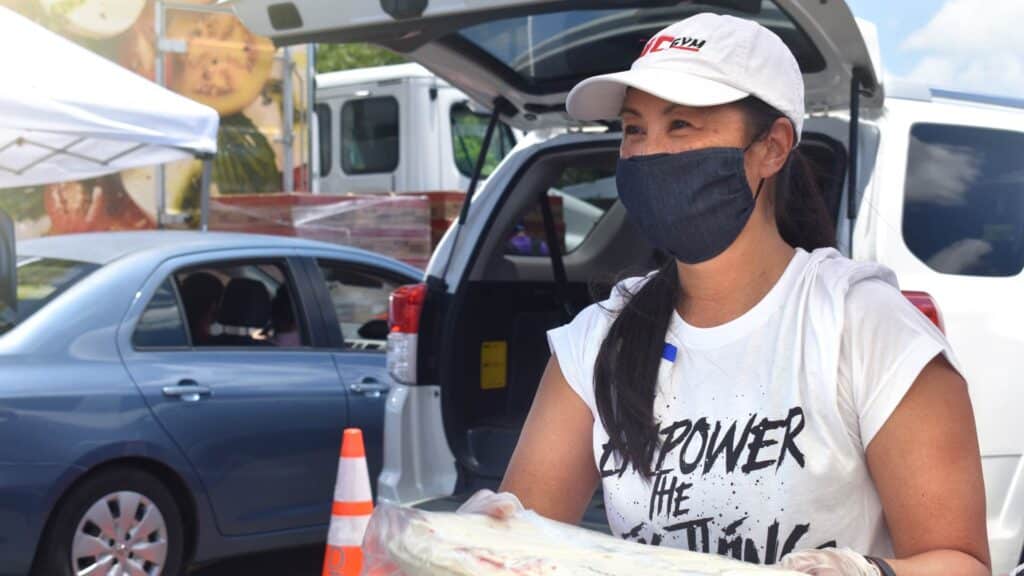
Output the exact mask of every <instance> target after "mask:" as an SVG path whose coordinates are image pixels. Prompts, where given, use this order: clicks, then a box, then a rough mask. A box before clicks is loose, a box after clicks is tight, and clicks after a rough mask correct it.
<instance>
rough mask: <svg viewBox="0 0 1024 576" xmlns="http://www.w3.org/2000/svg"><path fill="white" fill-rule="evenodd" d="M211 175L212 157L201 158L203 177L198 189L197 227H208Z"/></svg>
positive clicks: (207, 228)
mask: <svg viewBox="0 0 1024 576" xmlns="http://www.w3.org/2000/svg"><path fill="white" fill-rule="evenodd" d="M212 176H213V157H212V156H207V157H205V158H203V179H202V183H201V188H200V190H199V229H200V230H202V231H203V232H206V231H207V230H209V229H210V180H211V177H212Z"/></svg>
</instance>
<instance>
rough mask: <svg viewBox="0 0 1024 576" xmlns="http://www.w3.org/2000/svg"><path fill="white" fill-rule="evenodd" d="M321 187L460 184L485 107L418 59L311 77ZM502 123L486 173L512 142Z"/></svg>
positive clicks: (394, 188) (374, 189)
mask: <svg viewBox="0 0 1024 576" xmlns="http://www.w3.org/2000/svg"><path fill="white" fill-rule="evenodd" d="M315 110H316V119H317V128H318V131H317V132H318V140H317V142H318V151H317V152H318V159H319V178H318V179H317V186H318V190H317V191H318V192H319V193H321V194H347V193H357V194H364V193H380V192H427V191H441V190H447V191H453V190H461V191H464V190H466V188H467V187H468V186H469V179H470V176H471V175H472V173H473V167H474V163H475V162H476V159H477V158H476V156H477V153H478V152H479V150H480V142H481V141H482V140H483V136H484V130H485V129H486V127H487V116H488V115H487V112H486V109H482V108H481V107H480V106H478V105H476V104H475V103H473V102H471V101H470V100H469V98H468V97H467V96H466V95H465V94H464V93H463V92H462V91H461V90H459V89H458V88H455V87H453V86H452V85H451V84H449V83H448V82H446V81H444V80H442V79H441V78H438V77H437V76H435V75H434V74H432V73H431V72H430V71H429V70H427V69H426V68H424V67H423V66H420V65H419V64H415V63H413V64H397V65H392V66H377V67H373V68H362V69H357V70H346V71H342V72H328V73H324V74H319V75H317V77H316V108H315ZM515 143H516V135H515V133H514V131H513V129H512V128H511V127H509V126H508V125H506V124H502V125H501V127H500V129H499V130H498V135H497V137H496V138H495V140H494V145H493V146H492V147H491V148H490V150H489V151H488V157H487V164H486V171H485V174H484V176H486V175H488V174H490V171H491V170H493V169H494V167H495V166H497V164H498V162H499V161H500V160H501V159H502V158H503V157H504V156H505V155H506V154H507V153H508V152H509V151H510V150H511V149H512V147H513V146H515Z"/></svg>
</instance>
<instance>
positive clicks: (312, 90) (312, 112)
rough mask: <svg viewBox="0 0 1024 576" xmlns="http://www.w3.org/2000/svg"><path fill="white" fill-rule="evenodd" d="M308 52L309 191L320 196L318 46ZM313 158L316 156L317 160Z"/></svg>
mask: <svg viewBox="0 0 1024 576" xmlns="http://www.w3.org/2000/svg"><path fill="white" fill-rule="evenodd" d="M306 51H307V52H306V53H307V55H306V166H308V168H307V170H306V174H307V178H308V179H309V191H310V192H311V193H313V194H319V193H320V171H321V170H323V169H324V168H323V166H320V138H323V136H322V135H319V134H314V133H313V131H314V130H315V129H318V128H319V124H317V122H318V120H317V116H316V44H310V45H309V46H307V47H306ZM314 125H316V127H314ZM329 132H330V130H328V133H329ZM328 137H330V136H329V134H328ZM313 156H316V159H314V158H313ZM313 168H316V170H314V169H313Z"/></svg>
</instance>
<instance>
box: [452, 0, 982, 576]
mask: <svg viewBox="0 0 1024 576" xmlns="http://www.w3.org/2000/svg"><path fill="white" fill-rule="evenodd" d="M803 107H804V96H803V82H802V76H801V73H800V70H799V69H798V66H797V63H796V60H795V58H794V57H793V55H792V54H791V53H790V52H789V50H788V49H787V48H786V46H785V45H784V44H783V43H782V41H781V40H780V39H779V38H778V37H777V36H775V35H774V34H773V33H772V32H770V31H768V30H767V29H765V28H763V27H761V26H760V25H758V24H756V23H753V22H749V21H746V20H741V19H737V18H732V17H728V16H718V15H713V14H699V15H696V16H693V17H691V18H688V19H686V20H683V21H681V22H678V23H676V24H674V25H672V26H669V27H668V28H666V29H665V30H663V31H662V32H660V33H659V34H658V35H656V36H655V37H654V38H653V39H652V40H651V41H650V42H649V43H648V44H647V46H646V47H645V49H644V51H643V53H642V55H641V56H640V58H639V59H638V60H637V61H636V62H635V63H634V64H633V66H632V67H631V69H630V70H628V71H626V72H621V73H617V74H610V75H605V76H599V77H595V78H590V79H588V80H586V81H584V82H582V83H581V84H580V85H578V86H577V87H576V88H575V89H574V90H573V91H572V92H571V93H570V95H569V98H568V101H567V108H568V111H569V113H570V114H572V115H573V116H575V117H577V118H579V119H583V120H597V119H606V118H611V117H615V116H619V117H620V118H621V121H622V132H623V138H622V145H621V151H620V155H621V159H620V161H619V166H618V173H617V183H618V189H619V194H620V197H621V200H622V202H623V204H624V205H625V207H626V210H627V213H628V215H629V217H630V218H631V220H632V221H633V223H634V224H635V225H636V226H637V228H638V229H639V230H641V231H642V232H643V233H644V234H645V235H646V237H647V238H648V240H649V241H650V242H651V243H652V244H653V245H654V246H655V247H657V248H660V249H661V250H663V251H665V252H666V253H668V254H671V255H672V256H674V258H672V259H670V261H669V262H668V263H667V264H666V265H665V266H663V267H662V268H661V269H660V270H657V271H656V272H654V273H652V274H650V275H648V276H647V277H645V278H635V279H632V280H628V281H626V282H624V283H622V284H620V285H619V286H618V287H616V289H615V290H613V293H612V296H611V298H610V299H609V300H608V301H606V302H603V303H600V304H598V305H594V306H591V307H590V308H587V309H586V310H584V311H583V312H582V313H580V314H579V315H578V316H577V317H576V318H575V319H574V320H573V321H572V322H571V323H570V324H568V325H566V326H563V327H562V328H559V329H556V330H553V331H551V333H550V334H549V339H550V344H551V348H552V353H553V355H552V358H551V360H550V362H549V364H548V367H547V370H546V371H545V373H544V376H543V379H542V382H541V385H540V388H539V391H538V393H537V396H536V399H535V400H534V404H533V408H532V410H531V412H530V415H529V418H528V419H527V422H526V425H525V427H524V430H523V434H522V436H521V439H520V441H519V445H518V447H517V449H516V451H515V454H514V456H513V457H512V461H511V463H510V465H509V468H508V471H507V473H506V476H505V479H504V482H503V484H502V490H503V491H504V492H507V494H498V495H494V494H490V493H481V494H478V495H476V496H475V497H474V498H473V499H472V500H471V501H470V502H468V503H467V504H466V506H464V508H463V510H464V511H471V512H472V511H477V512H485V513H489V514H493V515H496V516H501V515H503V514H506V513H508V511H509V510H511V509H515V508H517V507H518V506H519V504H518V501H521V502H522V504H523V505H525V506H526V507H528V508H531V509H534V510H536V511H537V512H539V513H540V514H543V515H545V516H548V517H551V518H554V519H557V520H562V521H566V522H573V523H575V522H578V521H579V520H580V518H581V516H582V514H583V512H584V510H585V509H586V506H587V504H588V502H589V501H590V499H591V496H592V495H593V493H594V490H595V489H596V487H597V485H598V482H602V484H603V488H604V499H605V504H606V510H607V514H608V520H609V524H610V527H611V528H612V531H613V533H615V534H616V535H619V536H621V537H623V538H628V539H632V540H636V541H640V542H645V543H648V544H656V545H663V546H677V547H682V548H689V549H691V550H697V551H702V552H710V553H718V554H726V555H730V556H734V557H736V558H741V559H744V560H748V561H752V562H760V563H766V564H772V563H776V562H779V561H780V560H781V561H782V563H783V564H784V565H785V566H787V567H790V568H793V569H797V570H802V571H804V572H807V573H810V574H843V575H852V574H866V575H868V574H870V575H876V574H892V573H895V574H898V575H899V576H914V575H940V574H941V575H949V574H963V575H974V574H977V575H981V574H986V573H988V572H989V554H988V544H987V536H986V527H985V500H984V499H985V496H984V488H983V484H982V477H981V464H980V457H979V451H978V445H977V439H976V434H975V426H974V420H973V414H972V411H971V404H970V398H969V397H968V392H967V387H966V383H965V382H964V380H963V378H962V377H961V375H960V372H959V369H958V368H957V365H956V361H955V360H954V358H953V355H952V353H951V351H950V349H949V346H948V344H947V343H946V341H945V339H944V337H943V335H942V334H941V333H940V332H939V331H938V330H937V329H936V328H935V327H934V326H932V325H931V324H930V323H929V322H928V321H927V320H926V319H925V317H924V316H923V315H922V314H920V313H919V312H918V311H917V310H916V309H915V308H914V307H913V306H912V305H910V304H909V303H908V302H907V301H906V300H905V299H904V298H903V297H902V295H901V294H900V292H899V289H898V288H897V287H896V283H895V278H894V277H893V276H892V274H891V272H889V271H888V270H886V269H884V268H883V267H881V266H879V265H875V264H869V263H855V262H852V261H850V260H847V259H845V258H843V257H841V256H840V255H839V254H838V253H837V252H836V251H835V250H833V249H831V248H828V246H831V245H832V243H833V232H832V223H831V222H829V218H828V216H827V215H826V212H825V210H824V207H823V203H822V200H821V198H820V196H819V195H818V194H817V192H816V191H814V190H813V186H812V185H811V183H812V181H811V180H810V178H809V172H808V170H807V168H806V166H805V161H804V160H803V159H802V158H801V157H800V154H799V152H797V151H796V150H795V146H796V144H797V142H798V141H799V138H800V131H801V126H802V122H803V115H804V110H803ZM516 497H518V501H517V498H516Z"/></svg>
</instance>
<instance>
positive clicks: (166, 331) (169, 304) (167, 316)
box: [132, 278, 188, 349]
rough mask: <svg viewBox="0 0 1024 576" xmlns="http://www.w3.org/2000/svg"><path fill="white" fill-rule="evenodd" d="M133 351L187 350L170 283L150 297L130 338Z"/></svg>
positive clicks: (180, 317) (179, 314)
mask: <svg viewBox="0 0 1024 576" xmlns="http://www.w3.org/2000/svg"><path fill="white" fill-rule="evenodd" d="M132 345H133V346H135V348H139V349H143V348H187V347H188V334H187V333H186V332H185V322H184V321H183V320H182V313H181V306H180V305H179V303H178V295H177V294H175V292H174V284H172V283H171V279H170V278H168V279H166V280H164V282H163V284H161V285H160V287H159V288H157V290H156V292H155V293H154V294H153V299H152V300H150V301H149V304H148V305H147V306H146V310H145V311H144V312H143V313H142V317H141V318H139V323H138V324H137V325H136V326H135V333H134V334H132Z"/></svg>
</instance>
